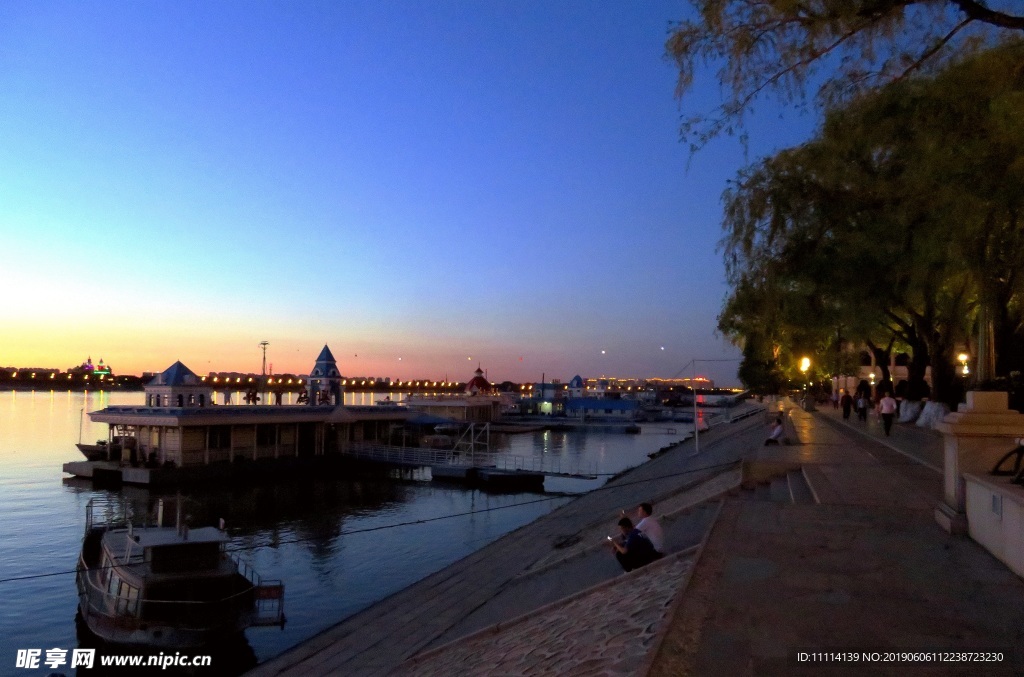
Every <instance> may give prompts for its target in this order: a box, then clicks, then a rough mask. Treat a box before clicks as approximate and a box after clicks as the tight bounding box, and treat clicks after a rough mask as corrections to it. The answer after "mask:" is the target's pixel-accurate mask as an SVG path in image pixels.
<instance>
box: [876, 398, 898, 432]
mask: <svg viewBox="0 0 1024 677" xmlns="http://www.w3.org/2000/svg"><path fill="white" fill-rule="evenodd" d="M896 406H897V405H896V400H895V399H893V396H892V393H888V392H887V393H886V394H885V395H883V396H882V399H881V400H879V401H878V413H879V415H881V417H882V427H883V428H884V429H885V436H886V437H889V433H890V432H891V431H892V420H893V418H894V417H895V416H896Z"/></svg>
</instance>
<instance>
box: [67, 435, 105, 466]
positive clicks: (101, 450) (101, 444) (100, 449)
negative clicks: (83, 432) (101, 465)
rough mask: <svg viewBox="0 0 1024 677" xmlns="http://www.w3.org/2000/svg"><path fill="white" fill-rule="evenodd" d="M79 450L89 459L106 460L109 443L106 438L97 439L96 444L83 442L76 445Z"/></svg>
mask: <svg viewBox="0 0 1024 677" xmlns="http://www.w3.org/2000/svg"><path fill="white" fill-rule="evenodd" d="M75 446H76V447H78V450H79V451H80V452H82V455H83V456H85V458H86V460H88V461H106V460H107V451H108V448H107V447H108V445H107V441H106V440H96V444H82V443H81V442H79V443H77V444H76V445H75Z"/></svg>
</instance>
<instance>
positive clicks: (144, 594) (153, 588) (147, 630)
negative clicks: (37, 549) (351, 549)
mask: <svg viewBox="0 0 1024 677" xmlns="http://www.w3.org/2000/svg"><path fill="white" fill-rule="evenodd" d="M157 505H158V507H157V509H156V519H155V525H154V526H150V525H148V524H147V522H149V521H150V519H149V515H148V513H147V512H146V511H144V510H143V511H141V513H137V512H134V511H133V510H132V509H131V506H129V505H121V506H115V505H113V504H109V503H108V504H104V503H96V499H93V500H91V501H89V504H88V506H87V508H86V524H85V537H84V539H83V542H82V553H81V555H80V557H79V563H78V576H77V584H78V595H79V612H80V613H81V617H82V620H83V621H84V622H85V624H86V626H87V627H88V628H89V630H90V631H91V632H92V633H93V634H95V635H96V636H98V637H100V638H101V639H103V640H105V641H107V642H112V643H115V644H131V645H147V646H154V647H161V648H186V647H200V646H206V645H209V644H211V643H212V642H214V641H217V640H219V639H222V638H226V637H230V636H233V635H237V634H238V633H240V632H241V631H242V630H244V629H245V628H247V627H250V626H254V625H281V624H283V623H284V585H283V583H281V581H262V580H261V579H260V578H259V576H258V575H257V574H256V573H255V572H254V571H252V570H251V569H250V568H249V567H248V566H246V565H245V564H244V563H243V562H241V561H239V560H237V559H235V558H234V557H232V556H231V555H230V554H229V553H227V552H225V550H224V545H225V544H226V543H227V542H228V536H227V533H226V532H225V531H223V529H219V528H217V527H202V528H197V529H189V528H188V527H187V526H185V525H183V524H182V520H181V519H180V514H181V511H180V509H179V510H178V514H179V519H178V520H177V526H175V527H165V526H162V522H163V502H162V501H160V502H158V504H157ZM179 505H180V502H179ZM138 517H141V519H137V518H138Z"/></svg>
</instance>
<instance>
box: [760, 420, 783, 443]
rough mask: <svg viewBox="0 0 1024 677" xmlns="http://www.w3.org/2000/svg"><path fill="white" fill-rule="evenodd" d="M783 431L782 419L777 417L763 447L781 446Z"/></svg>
mask: <svg viewBox="0 0 1024 677" xmlns="http://www.w3.org/2000/svg"><path fill="white" fill-rule="evenodd" d="M783 431H784V428H783V427H782V417H781V416H779V417H777V418H776V419H775V424H774V425H773V426H772V431H771V432H770V433H768V439H766V440H765V441H764V446H766V447H767V446H769V445H772V444H781V443H782V434H783Z"/></svg>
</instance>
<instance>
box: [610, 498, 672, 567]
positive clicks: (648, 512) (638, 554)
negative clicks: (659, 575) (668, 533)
mask: <svg viewBox="0 0 1024 677" xmlns="http://www.w3.org/2000/svg"><path fill="white" fill-rule="evenodd" d="M653 512H654V508H653V507H652V506H651V504H650V503H641V504H640V506H639V507H638V508H637V509H636V515H637V516H638V517H639V518H640V521H639V522H637V524H636V526H635V527H634V526H633V520H631V519H629V517H626V511H625V510H623V511H622V513H621V514H622V519H620V520H619V532H620V536H619V538H617V539H616V538H612V537H611V536H609V537H608V540H609V541H610V542H611V544H612V547H613V548H614V549H615V559H617V560H618V561H619V564H621V565H622V568H623V569H625V570H626V571H632V570H633V569H639V568H640V567H642V566H645V565H647V564H650V563H651V562H653V561H655V560H657V559H661V558H662V557H663V556H664V553H665V550H664V548H665V537H664V534H663V533H662V531H661V524H659V523H658V520H657V519H656V518H654V517H653V516H652V513H653Z"/></svg>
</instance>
